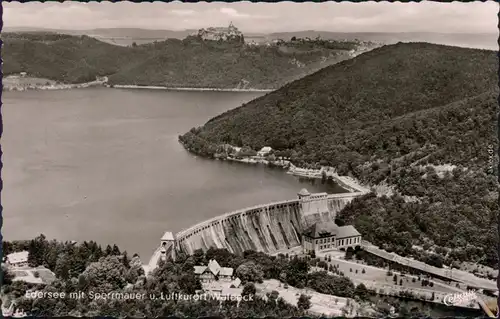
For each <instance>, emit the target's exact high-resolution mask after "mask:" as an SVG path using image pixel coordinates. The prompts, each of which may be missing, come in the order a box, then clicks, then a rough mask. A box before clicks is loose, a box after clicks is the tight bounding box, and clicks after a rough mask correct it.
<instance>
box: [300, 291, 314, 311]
mask: <svg viewBox="0 0 500 319" xmlns="http://www.w3.org/2000/svg"><path fill="white" fill-rule="evenodd" d="M297 307H298V308H299V309H301V310H307V309H309V308H311V297H310V296H306V295H304V294H301V295H300V297H299V300H298V301H297Z"/></svg>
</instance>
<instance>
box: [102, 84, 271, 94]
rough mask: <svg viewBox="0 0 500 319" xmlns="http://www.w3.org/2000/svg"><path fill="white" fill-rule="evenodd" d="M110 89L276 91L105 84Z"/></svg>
mask: <svg viewBox="0 0 500 319" xmlns="http://www.w3.org/2000/svg"><path fill="white" fill-rule="evenodd" d="M104 86H105V87H108V88H111V89H142V90H144V89H146V90H167V91H191V92H192V91H202V92H204V91H215V92H272V91H275V90H277V89H227V88H190V87H169V86H155V85H130V84H116V85H110V84H105V85H104Z"/></svg>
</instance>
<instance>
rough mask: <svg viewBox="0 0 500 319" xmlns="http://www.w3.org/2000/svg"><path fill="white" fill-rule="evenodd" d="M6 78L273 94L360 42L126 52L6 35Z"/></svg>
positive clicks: (45, 36)
mask: <svg viewBox="0 0 500 319" xmlns="http://www.w3.org/2000/svg"><path fill="white" fill-rule="evenodd" d="M2 39H3V41H4V47H3V52H2V53H3V56H2V57H3V60H4V69H3V72H4V75H9V74H15V73H20V72H27V73H28V74H29V75H32V76H35V77H40V78H47V79H51V80H55V81H60V82H64V83H81V82H88V81H92V80H95V78H96V76H108V77H109V83H110V84H126V85H144V86H147V85H155V86H167V87H194V88H200V87H206V88H220V89H226V88H230V89H232V88H236V87H238V86H239V85H240V84H241V83H242V82H243V83H245V85H246V86H248V88H256V89H274V88H278V87H280V86H281V85H283V84H285V83H287V82H289V81H292V80H295V79H297V78H300V77H302V76H304V75H306V74H309V73H312V72H314V71H316V70H318V69H320V68H321V67H324V66H327V65H329V64H333V63H336V62H338V61H340V60H342V59H346V58H348V57H349V56H350V54H351V52H350V51H351V50H354V49H356V47H357V45H356V44H354V43H345V42H343V43H339V44H338V46H336V44H335V43H329V44H328V45H325V44H324V43H320V42H313V41H311V42H308V43H298V42H297V43H294V44H287V45H281V46H275V45H273V46H260V47H254V46H247V45H244V44H242V43H232V42H217V41H202V40H200V39H198V38H197V37H193V36H188V37H187V38H186V39H184V40H179V39H168V40H165V41H157V42H154V43H148V44H143V45H134V46H131V47H120V46H115V45H111V44H108V43H104V42H101V41H99V40H97V39H95V38H93V37H89V36H85V35H84V36H72V35H64V34H58V33H52V32H30V33H26V32H25V33H3V34H2Z"/></svg>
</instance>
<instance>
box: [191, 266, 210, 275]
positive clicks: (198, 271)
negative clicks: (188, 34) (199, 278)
mask: <svg viewBox="0 0 500 319" xmlns="http://www.w3.org/2000/svg"><path fill="white" fill-rule="evenodd" d="M205 269H207V266H194V273H195V274H197V275H201V274H202V273H204V272H205Z"/></svg>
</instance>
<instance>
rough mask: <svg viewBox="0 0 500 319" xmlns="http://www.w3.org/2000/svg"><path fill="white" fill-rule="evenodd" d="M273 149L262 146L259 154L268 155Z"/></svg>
mask: <svg viewBox="0 0 500 319" xmlns="http://www.w3.org/2000/svg"><path fill="white" fill-rule="evenodd" d="M272 150H273V149H272V148H271V147H270V146H264V147H263V148H261V149H260V151H259V152H260V153H269V152H270V151H272Z"/></svg>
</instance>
